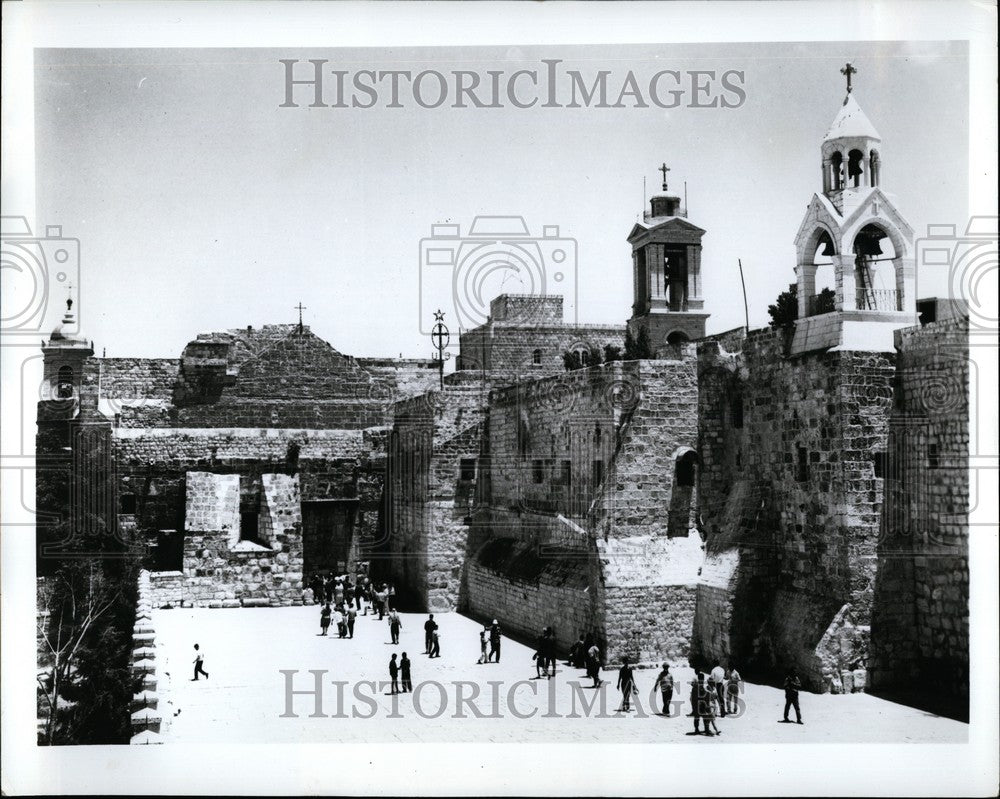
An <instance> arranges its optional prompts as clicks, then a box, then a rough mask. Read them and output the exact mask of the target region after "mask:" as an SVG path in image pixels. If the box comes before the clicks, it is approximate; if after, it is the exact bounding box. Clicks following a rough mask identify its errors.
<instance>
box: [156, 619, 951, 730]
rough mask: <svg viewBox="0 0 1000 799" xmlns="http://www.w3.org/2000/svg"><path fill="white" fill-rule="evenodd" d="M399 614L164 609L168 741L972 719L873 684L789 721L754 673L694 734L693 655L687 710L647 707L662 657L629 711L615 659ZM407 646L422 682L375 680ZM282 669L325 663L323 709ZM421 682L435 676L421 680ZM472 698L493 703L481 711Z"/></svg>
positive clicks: (869, 725) (304, 679) (813, 704)
mask: <svg viewBox="0 0 1000 799" xmlns="http://www.w3.org/2000/svg"><path fill="white" fill-rule="evenodd" d="M401 615H402V621H403V629H402V634H401V638H400V643H399V645H398V646H394V645H392V644H391V643H390V641H389V628H388V624H387V623H386V622H385V621H382V622H379V621H377V617H373V616H367V617H365V616H359V617H358V621H357V625H356V628H355V637H354V639H351V640H341V639H338V638H337V637H336V629H335V628H333V627H331V634H332V635H331V636H330V637H326V638H324V637H321V636H319V635H318V633H319V607H318V606H310V607H289V608H245V609H233V610H214V609H211V610H210V609H174V610H155V611H153V622H154V625H155V629H156V634H157V635H156V647H157V668H158V676H159V680H160V689H159V690H160V697H161V698H160V710H161V712H162V715H163V716H164V720H165V724H164V729H163V737H164V739H165V741H166V742H172V741H178V742H184V743H195V742H206V743H207V742H213V743H262V742H284V743H293V742H310V743H323V742H351V743H361V742H366V741H402V742H420V741H434V742H444V741H478V742H485V741H498V742H513V741H520V742H546V743H559V742H577V741H579V742H595V741H599V742H604V743H609V742H628V741H638V742H656V741H664V742H670V743H682V742H689V743H691V744H693V745H701V746H712V745H720V744H724V743H730V742H739V743H793V742H803V743H831V742H837V743H863V742H872V743H905V742H914V743H918V742H934V743H955V742H964V741H965V740H966V736H967V729H968V728H967V725H965V724H962V723H961V722H957V721H953V720H951V719H947V718H943V717H940V716H935V715H933V714H930V713H926V712H923V711H920V710H915V709H913V708H909V707H906V706H903V705H898V704H894V703H891V702H887V701H884V700H881V699H877V698H875V697H873V696H870V695H868V694H852V695H848V696H832V695H825V696H817V695H813V694H808V693H803V694H802V697H801V705H802V711H803V716H804V720H805V724H804V725H802V726H800V725H797V724H783V723H780V720H781V712H782V709H783V706H784V699H783V693H782V691H780V690H779V689H776V688H771V687H768V686H760V685H753V684H749V683H748V684H747V686H746V700H747V709H746V712H745V714H744V715H742V716H740V717H739V718H734V717H728V718H725V719H719V720H718V726H719V729H720V730H721V731H722V735H721V736H719V737H717V738H712V739H709V738H706V737H704V736H698V737H694V736H692V735H689V734H688V733H690V732H691V731H692V724H691V719H689V718H687V717H686V714H687V712H688V710H689V705H688V703H687V694H688V690H687V683H688V681H689V680H690V679H691V676H692V672H691V670H690V669H689V668H688V667H687V666H685V665H682V664H676V665H675V664H671V670H672V671H673V672H674V674H675V679H676V680H677V682H678V683H679V684H680V685H681V686H682V688H681V690H680V691H679V692H677V693H676V694H675V700H681V701H680V702H679V703H678V705H677V710H676V711H675V714H676V715H674V716H673V717H666V716H662V715H659V714H658V711H659V709H660V708H659V702H658V696H657V697H656V699H657V706H656V707H655V708H650V694H651V693H652V692H653V683H654V680H655V678H656V671H655V670H652V669H644V670H639V671H637V672H636V675H637V682H638V686H639V691H640V693H639V696H638V697H637V703H638V705H639V706H640V708H641V709H640V710H636V711H633V712H631V713H620V712H615V711H616V710H617V709H618V707H619V705H620V701H621V700H620V694H619V693H618V692H617V691H616V690H615V686H614V681H615V678H616V676H617V673H616V671H613V670H608V671H606V672H604V674H603V677H604V678H605V680H606V682H605V685H604V688H603V691H602V696H598V695H597V693H598V692H595V691H594V690H593V689H591V688H590V687H589V686H590V684H591V683H590V680H588V679H587V678H586V677H585V676H584V675H583V674H582V672H581V671H579V670H577V669H573V668H570V667H567V666H565V665H562V664H561V663H560V666H559V671H558V673H557V675H556V677H555V678H554V679H552V680H546V679H541V680H538V679H532V678H533V677H534V676H535V667H534V663H533V661H532V659H531V655H532V650H531V649H530V648H529V647H526V646H523V645H521V644H518V643H516V642H514V641H511V640H509V639H506V638H505V639H504V641H503V652H502V660H501V662H500V663H499V664H497V663H493V664H486V665H477V663H476V661H477V659H478V657H479V629H480V627H479V625H478V624H476V623H475V622H474V621H472V620H471V619H468V618H466V617H464V616H461V615H458V614H455V613H448V614H439V615H436V616H435V619H436V620H437V621H438V622H439V624H440V641H441V657H440V658H436V659H433V660H432V659H428V657H427V656H426V655H424V654H423V649H424V646H423V641H424V632H423V623H424V621H425V620H426V618H427V616H426V615H425V614H401ZM195 643H198V644H200V645H201V648H202V650H203V651H204V653H205V669H206V670H207V671H208V673H209V675H210V678H209V679H208V680H207V681H206V680H204V679H201V680H199V681H197V682H193V681H192V680H191V674H192V661H193V659H194V653H193V646H194V644H195ZM404 651H405V652H407V653H408V655H409V657H410V659H411V661H412V663H413V668H412V676H413V683H414V688H415V689H416V690H417V693H416V695H406V694H404V695H400V696H398V697H393V696H390V695H389V692H388V686H387V685H381V684H380V685H378V686H377V687H376V686H373V685H371V683H370V682H369V683H367V684H366V683H365V682H364V681H377V682H379V683H382V682H383V681H387V680H388V665H387V664H388V662H389V656H390V655H391V654H392V653H393V652H395V653H402V652H404ZM282 670H286V671H289V670H290V671H294V672H296V673H295V674H294V675H292V679H293V683H292V686H293V688H294V690H296V691H312V690H313V689H314V687H315V679H316V678H315V676H314V675H313V674H311V673H310V671H311V670H320V671H325V673H324V674H322V675H321V680H322V698H321V712H323V713H324V714H325V717H320V718H316V717H310V714H312V713H313V712H314V710H315V701H314V696H312V695H298V696H294V697H293V698H292V701H293V712H294V713H295V714H296V716H297V717H295V718H287V717H286V718H282V714H283V713H284V712H285V710H286V694H285V685H286V679H288V678H287V677H286V675H284V674H282ZM335 682H339V683H341V685H340V686H339V687H338V686H337V685H335ZM421 683H428V684H425V685H423V687H421ZM439 686H440V687H439ZM477 688H478V696H476V693H477ZM472 697H475V698H472ZM602 698H603V700H604V706H605V708H606V712H603V713H601V712H600V710H599V708H600V702H601V700H602ZM463 699H465V700H466V701H465V702H464V703H463V702H462V701H460V700H463ZM442 702H443V703H444V704H443V707H442ZM590 703H593V706H592V708H591V709H590V710H589V711H588V710H587V705H588V704H590ZM473 706H474V707H475V709H476V710H478V711H479V713H480V714H482V715H484V716H486V717H485V718H479V717H477V716H476V714H475V710H474V709H473ZM518 716H524V717H525V718H519V717H518ZM574 716H575V717H574ZM365 717H367V718H365Z"/></svg>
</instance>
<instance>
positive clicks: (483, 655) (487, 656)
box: [476, 619, 501, 663]
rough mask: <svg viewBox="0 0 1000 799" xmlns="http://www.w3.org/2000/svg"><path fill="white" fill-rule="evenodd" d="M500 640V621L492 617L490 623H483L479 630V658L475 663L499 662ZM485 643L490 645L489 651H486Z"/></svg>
mask: <svg viewBox="0 0 1000 799" xmlns="http://www.w3.org/2000/svg"><path fill="white" fill-rule="evenodd" d="M500 640H501V634H500V622H498V621H497V620H496V619H493V623H492V624H484V625H483V629H481V630H480V631H479V660H477V661H476V663H499V662H500ZM487 643H489V645H490V649H489V652H487V651H486V644H487ZM494 658H496V660H494Z"/></svg>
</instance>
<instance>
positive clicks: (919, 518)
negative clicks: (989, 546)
mask: <svg viewBox="0 0 1000 799" xmlns="http://www.w3.org/2000/svg"><path fill="white" fill-rule="evenodd" d="M896 342H897V347H898V349H899V357H898V369H897V374H896V386H895V390H896V400H897V401H896V403H895V405H894V408H893V412H892V416H891V419H890V424H891V432H890V437H889V442H888V448H887V451H886V457H885V462H884V469H885V474H886V486H887V489H886V501H885V509H884V513H883V518H882V521H883V527H884V534H883V537H882V540H881V541H880V545H879V553H878V555H879V561H878V574H877V582H876V589H875V596H876V607H875V612H874V614H873V619H872V630H871V642H872V659H871V660H872V662H871V664H870V672H871V682H872V685H873V687H874V688H875V689H876V690H890V689H904V690H907V689H909V690H916V691H920V692H926V691H927V690H928V689H927V686H928V685H933V686H934V690H935V691H936V692H939V693H941V694H944V695H950V696H952V697H955V698H958V699H960V700H967V699H968V696H969V607H968V602H969V564H968V534H969V528H968V509H969V484H968V472H967V469H968V459H969V404H968V397H969V392H970V388H971V391H972V396H979V394H978V392H979V391H980V388H981V387H980V386H977V385H971V386H970V380H971V378H972V374H973V373H972V372H971V370H970V364H969V355H968V318H967V317H961V316H958V317H953V318H950V319H947V320H945V321H940V322H934V323H930V324H927V325H926V326H924V327H918V328H909V329H905V330H901V331H899V332H898V333H897V334H896Z"/></svg>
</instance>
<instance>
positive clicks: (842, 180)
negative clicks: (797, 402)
mask: <svg viewBox="0 0 1000 799" xmlns="http://www.w3.org/2000/svg"><path fill="white" fill-rule="evenodd" d="M841 72H842V73H843V74H844V75H845V76H846V77H847V94H846V96H845V97H844V102H843V103H842V105H841V107H840V109H839V110H838V111H837V114H836V116H835V117H834V120H833V124H831V125H830V129H829V130H828V131H827V133H826V136H825V137H824V138H823V142H822V145H821V148H820V154H821V172H822V174H821V184H822V191H821V192H819V193H817V194H814V195H813V198H812V200H811V201H810V202H809V205H808V209H807V211H806V215H805V218H804V219H803V221H802V224H801V226H800V227H799V231H798V233H797V234H796V237H795V248H796V254H797V264H796V270H795V273H796V286H797V298H798V320H797V322H796V332H795V337H794V339H793V345H792V349H793V352H794V351H800V352H804V351H811V350H816V349H824V348H830V347H839V348H841V349H860V350H873V351H891V350H892V348H893V331H895V330H896V329H898V328H901V327H909V326H911V325H913V324H916V322H917V313H916V297H915V294H914V292H915V290H916V283H915V266H914V258H913V231H912V229H911V228H910V226H909V224H908V223H907V222H906V220H905V219H904V218H903V216H902V215H901V214H900V212H899V211H898V209H897V208H896V205H895V203H894V202H893V200H892V199H890V195H888V194H887V193H886V192H885V190H884V188H883V178H884V175H883V162H882V137H881V136H880V135H879V133H878V131H877V130H876V129H875V126H874V125H873V124H872V122H871V121H870V120H869V119H868V117H867V116H866V115H865V112H864V111H862V109H861V106H860V105H859V104H858V101H857V99H856V98H855V96H854V92H853V86H852V81H851V78H852V76H853V75H854V74H856V73H857V70H856V69H855V68H854V67H853V66H852V65H851V64H847V65H846V66H845V67H844V68H843V69H842V70H841ZM824 265H830V266H832V267H833V270H832V271H833V282H834V285H833V286H831V287H828V288H830V290H831V291H832V293H833V296H832V297H830V294H829V292H827V293H825V294H824V292H822V291H818V290H817V282H816V275H817V271H818V270H819V269H821V268H822V267H823V266H824Z"/></svg>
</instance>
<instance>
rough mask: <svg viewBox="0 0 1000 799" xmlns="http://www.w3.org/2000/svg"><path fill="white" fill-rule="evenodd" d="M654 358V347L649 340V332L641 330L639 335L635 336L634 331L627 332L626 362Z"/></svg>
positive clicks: (643, 328)
mask: <svg viewBox="0 0 1000 799" xmlns="http://www.w3.org/2000/svg"><path fill="white" fill-rule="evenodd" d="M652 357H653V345H652V343H651V342H650V340H649V331H648V330H647V329H646V328H645V327H640V328H639V335H638V336H633V335H632V330H631V329H629V330H627V331H626V332H625V360H626V361H638V360H642V359H645V358H652Z"/></svg>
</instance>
